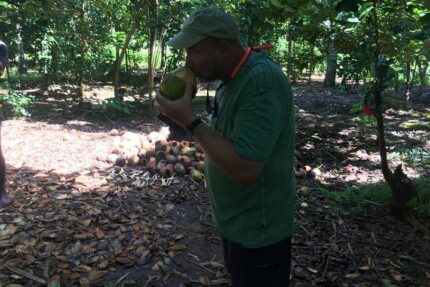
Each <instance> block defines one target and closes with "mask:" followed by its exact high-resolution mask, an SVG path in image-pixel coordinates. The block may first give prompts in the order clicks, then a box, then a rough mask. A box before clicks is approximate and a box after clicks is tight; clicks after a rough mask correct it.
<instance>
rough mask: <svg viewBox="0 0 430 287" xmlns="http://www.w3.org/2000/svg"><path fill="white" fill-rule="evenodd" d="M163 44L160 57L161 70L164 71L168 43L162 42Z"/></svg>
mask: <svg viewBox="0 0 430 287" xmlns="http://www.w3.org/2000/svg"><path fill="white" fill-rule="evenodd" d="M160 42H161V43H160V44H161V56H160V69H161V70H164V66H165V65H166V43H165V42H164V41H160Z"/></svg>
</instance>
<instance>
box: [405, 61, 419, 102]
mask: <svg viewBox="0 0 430 287" xmlns="http://www.w3.org/2000/svg"><path fill="white" fill-rule="evenodd" d="M411 64H412V63H411V62H408V63H406V83H405V91H404V99H405V105H406V106H409V100H410V97H411V92H412V87H413V85H414V79H415V72H416V70H417V65H415V67H414V69H411Z"/></svg>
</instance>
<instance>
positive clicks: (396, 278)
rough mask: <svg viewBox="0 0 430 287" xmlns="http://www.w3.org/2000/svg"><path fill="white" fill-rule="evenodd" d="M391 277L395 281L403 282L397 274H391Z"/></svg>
mask: <svg viewBox="0 0 430 287" xmlns="http://www.w3.org/2000/svg"><path fill="white" fill-rule="evenodd" d="M391 276H393V278H394V279H395V280H396V281H402V280H403V276H402V275H401V274H397V273H394V272H391Z"/></svg>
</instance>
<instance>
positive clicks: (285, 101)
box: [205, 52, 296, 248]
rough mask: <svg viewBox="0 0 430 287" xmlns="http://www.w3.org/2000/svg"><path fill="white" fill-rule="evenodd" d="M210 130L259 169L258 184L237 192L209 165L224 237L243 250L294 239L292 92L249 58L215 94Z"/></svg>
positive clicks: (271, 68) (275, 71)
mask: <svg viewBox="0 0 430 287" xmlns="http://www.w3.org/2000/svg"><path fill="white" fill-rule="evenodd" d="M216 102H217V106H218V112H217V115H214V116H213V117H212V118H211V121H210V122H211V123H210V125H211V127H212V128H213V129H214V130H216V131H217V132H218V133H219V134H220V135H221V136H223V137H224V138H226V139H228V140H229V141H231V142H232V143H233V145H234V148H235V150H236V152H237V153H238V154H239V155H240V156H242V157H243V158H245V159H248V160H254V161H258V162H261V163H263V169H262V172H261V174H260V175H259V177H258V179H257V181H256V182H255V183H253V184H251V185H248V186H242V185H240V184H238V183H236V182H235V181H233V180H232V179H231V178H230V177H228V176H227V175H226V174H225V173H224V172H223V171H222V170H221V169H219V168H218V167H217V166H215V164H214V163H213V162H211V160H210V159H207V162H206V173H205V174H206V181H207V186H208V190H209V199H210V201H211V205H212V210H213V217H214V222H215V225H216V227H217V229H218V230H219V232H220V233H221V235H223V236H224V237H226V238H227V239H229V240H230V241H232V242H235V243H239V244H241V245H243V246H245V247H247V248H259V247H264V246H268V245H271V244H273V243H276V242H279V241H281V240H282V239H285V238H286V237H288V236H291V235H292V234H293V216H294V202H295V190H296V188H295V174H294V167H293V157H294V136H295V115H294V104H293V96H292V92H291V86H290V84H289V82H288V79H287V77H286V76H285V75H284V73H283V72H282V70H281V69H280V67H279V66H278V65H277V64H276V63H274V62H273V61H271V60H270V59H269V58H268V57H267V56H266V54H265V53H264V52H259V53H252V54H251V56H250V57H249V58H248V60H247V61H246V63H245V64H244V65H243V66H242V67H241V68H240V70H239V72H238V74H237V75H236V77H234V78H233V79H232V80H230V81H229V82H227V83H226V84H225V85H223V86H221V87H220V88H218V90H217V95H216Z"/></svg>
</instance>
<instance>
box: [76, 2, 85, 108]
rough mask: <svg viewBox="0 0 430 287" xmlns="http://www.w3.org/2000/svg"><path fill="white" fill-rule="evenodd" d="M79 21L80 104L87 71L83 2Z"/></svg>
mask: <svg viewBox="0 0 430 287" xmlns="http://www.w3.org/2000/svg"><path fill="white" fill-rule="evenodd" d="M79 12H80V13H79V18H80V19H79V20H80V28H79V56H78V62H79V67H78V79H77V85H78V101H79V104H81V103H82V102H83V99H84V86H83V83H82V82H83V80H84V69H85V33H84V27H85V6H84V1H81V9H80V11H79Z"/></svg>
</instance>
